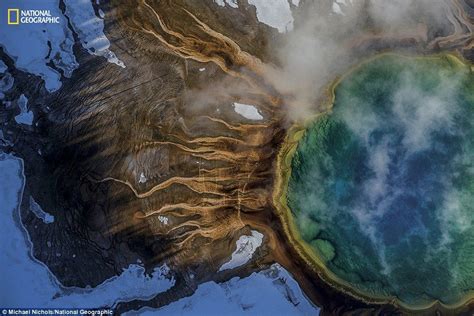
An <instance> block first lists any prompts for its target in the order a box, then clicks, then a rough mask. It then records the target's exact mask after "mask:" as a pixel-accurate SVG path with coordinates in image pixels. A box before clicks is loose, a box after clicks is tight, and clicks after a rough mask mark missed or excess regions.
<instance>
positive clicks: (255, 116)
mask: <svg viewBox="0 0 474 316" xmlns="http://www.w3.org/2000/svg"><path fill="white" fill-rule="evenodd" d="M233 106H234V110H235V112H237V113H238V114H240V115H242V116H243V117H245V118H246V119H249V120H254V121H260V120H262V119H263V116H262V114H260V112H259V111H258V110H257V108H256V107H255V106H253V105H250V104H244V103H237V102H234V105H233Z"/></svg>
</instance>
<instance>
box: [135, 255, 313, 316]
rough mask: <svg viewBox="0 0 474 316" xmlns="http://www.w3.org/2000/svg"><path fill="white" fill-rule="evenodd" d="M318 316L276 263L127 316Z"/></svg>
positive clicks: (296, 285)
mask: <svg viewBox="0 0 474 316" xmlns="http://www.w3.org/2000/svg"><path fill="white" fill-rule="evenodd" d="M217 314H218V315H230V316H232V315H268V316H273V315H274V316H283V315H284V316H289V315H308V316H309V315H311V316H317V315H319V308H317V307H316V306H314V305H313V304H312V303H311V302H310V301H309V300H308V299H307V298H306V297H305V295H304V293H303V292H302V290H301V288H300V287H299V286H298V284H297V283H296V281H295V280H294V279H293V278H292V276H291V275H290V274H289V273H288V272H287V271H286V270H285V269H283V268H282V267H281V266H280V265H279V264H273V265H272V266H271V267H270V268H269V269H267V270H264V271H260V272H258V273H253V274H251V275H250V276H249V277H247V278H243V279H241V278H238V277H235V278H233V279H231V280H229V281H227V282H224V283H221V284H217V283H215V282H207V283H204V284H201V285H199V287H198V289H197V290H196V292H195V293H194V294H193V295H192V296H190V297H186V298H182V299H180V300H178V301H176V302H173V303H171V304H169V305H167V306H164V307H162V308H160V309H153V308H147V307H146V308H142V309H141V310H139V311H133V312H129V313H127V314H126V315H128V316H131V315H143V316H144V315H147V316H148V315H150V316H152V315H174V316H178V315H217Z"/></svg>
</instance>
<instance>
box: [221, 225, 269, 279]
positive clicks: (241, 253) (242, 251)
mask: <svg viewBox="0 0 474 316" xmlns="http://www.w3.org/2000/svg"><path fill="white" fill-rule="evenodd" d="M251 233H252V235H251V236H246V235H243V236H240V238H239V239H238V240H237V242H236V245H237V249H236V250H235V251H234V252H233V253H232V257H231V259H230V261H228V262H226V263H224V264H223V265H222V266H221V267H220V269H219V271H224V270H229V269H234V268H237V267H240V266H243V265H244V264H246V263H247V262H249V261H250V259H252V256H253V254H254V252H255V250H257V248H258V247H260V246H261V245H262V241H263V234H261V233H259V232H258V231H256V230H252V231H251Z"/></svg>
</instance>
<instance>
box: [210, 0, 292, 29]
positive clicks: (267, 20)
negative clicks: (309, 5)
mask: <svg viewBox="0 0 474 316" xmlns="http://www.w3.org/2000/svg"><path fill="white" fill-rule="evenodd" d="M214 2H215V3H217V4H218V5H219V6H221V7H224V6H226V5H228V6H230V7H232V8H234V9H237V8H238V7H239V6H238V4H237V1H236V0H214ZM299 2H300V1H299V0H292V1H291V3H292V4H293V5H295V6H298V5H299ZM248 3H249V4H251V5H253V6H255V9H256V11H257V19H258V21H260V22H262V23H264V24H266V25H268V26H271V27H274V28H276V29H277V30H278V32H280V33H286V32H288V31H291V30H292V29H293V21H294V20H293V15H292V13H291V9H290V4H289V2H288V0H271V1H270V0H248Z"/></svg>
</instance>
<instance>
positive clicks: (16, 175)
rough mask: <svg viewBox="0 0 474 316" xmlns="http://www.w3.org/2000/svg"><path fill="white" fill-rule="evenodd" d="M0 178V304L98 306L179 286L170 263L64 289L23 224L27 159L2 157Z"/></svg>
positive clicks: (135, 266) (135, 268)
mask: <svg viewBox="0 0 474 316" xmlns="http://www.w3.org/2000/svg"><path fill="white" fill-rule="evenodd" d="M0 179H1V181H0V230H1V232H2V238H0V249H1V250H2V251H1V252H0V267H1V268H0V269H1V270H0V293H1V295H0V306H8V307H12V308H13V307H42V308H46V307H58V308H61V307H63V308H64V307H67V308H75V307H76V308H79V307H80V308H97V307H100V306H113V305H115V304H116V303H117V302H123V301H131V300H134V299H151V298H153V297H154V296H155V295H157V294H158V293H160V292H164V291H166V290H168V289H169V288H171V287H172V286H173V285H174V283H175V281H174V279H173V278H172V277H170V276H169V269H168V267H167V266H166V265H163V266H161V267H157V268H155V270H154V272H153V273H152V275H145V273H144V268H143V267H142V266H140V265H138V264H132V265H130V266H129V267H128V268H127V269H124V270H123V272H122V273H121V274H120V275H118V276H115V277H113V278H110V279H108V280H106V281H105V282H103V283H102V284H100V285H98V286H96V287H95V288H85V289H82V288H65V287H63V286H62V285H61V284H60V283H59V282H58V281H57V279H56V278H55V277H54V276H53V275H52V273H51V272H50V271H49V269H48V268H47V267H46V266H45V265H44V264H43V263H41V262H39V261H37V260H35V259H34V258H33V257H32V255H31V242H30V240H29V237H28V234H27V232H26V230H25V229H24V227H23V225H22V224H21V222H20V213H19V210H18V205H19V204H20V203H21V199H22V195H23V185H24V174H23V162H22V160H20V159H18V158H15V157H14V156H11V155H7V154H4V153H0ZM71 260H75V259H74V256H73V258H71Z"/></svg>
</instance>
